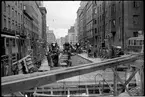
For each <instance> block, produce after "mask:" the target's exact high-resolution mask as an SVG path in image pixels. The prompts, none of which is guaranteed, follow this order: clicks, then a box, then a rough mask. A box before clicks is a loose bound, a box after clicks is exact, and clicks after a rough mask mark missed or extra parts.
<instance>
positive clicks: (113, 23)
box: [112, 19, 116, 27]
mask: <svg viewBox="0 0 145 97" xmlns="http://www.w3.org/2000/svg"><path fill="white" fill-rule="evenodd" d="M112 22H113V26H114V27H115V25H116V24H115V23H116V22H115V19H114V20H113V21H112Z"/></svg>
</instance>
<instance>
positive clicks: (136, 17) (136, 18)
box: [133, 15, 139, 25]
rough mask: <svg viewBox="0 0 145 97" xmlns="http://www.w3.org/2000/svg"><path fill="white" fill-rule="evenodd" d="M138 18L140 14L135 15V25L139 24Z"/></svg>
mask: <svg viewBox="0 0 145 97" xmlns="http://www.w3.org/2000/svg"><path fill="white" fill-rule="evenodd" d="M138 18H139V15H133V24H134V25H137V24H138Z"/></svg>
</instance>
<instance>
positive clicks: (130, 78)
mask: <svg viewBox="0 0 145 97" xmlns="http://www.w3.org/2000/svg"><path fill="white" fill-rule="evenodd" d="M138 70H139V69H137V68H136V70H135V71H134V72H133V73H132V74H131V75H130V77H129V78H128V79H127V80H126V82H125V83H124V86H126V85H127V84H128V83H129V82H130V81H131V80H132V78H133V77H134V76H135V74H136V73H137V71H138Z"/></svg>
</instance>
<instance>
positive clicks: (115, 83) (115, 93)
mask: <svg viewBox="0 0 145 97" xmlns="http://www.w3.org/2000/svg"><path fill="white" fill-rule="evenodd" d="M116 69H117V67H116V66H115V67H114V69H113V72H114V86H113V88H114V96H117V75H116Z"/></svg>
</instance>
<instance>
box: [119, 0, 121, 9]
mask: <svg viewBox="0 0 145 97" xmlns="http://www.w3.org/2000/svg"><path fill="white" fill-rule="evenodd" d="M118 9H119V11H120V10H121V3H120V1H119V3H118Z"/></svg>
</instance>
